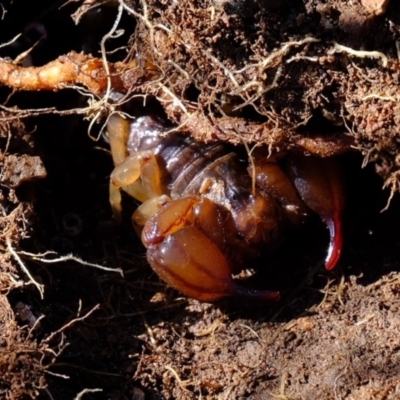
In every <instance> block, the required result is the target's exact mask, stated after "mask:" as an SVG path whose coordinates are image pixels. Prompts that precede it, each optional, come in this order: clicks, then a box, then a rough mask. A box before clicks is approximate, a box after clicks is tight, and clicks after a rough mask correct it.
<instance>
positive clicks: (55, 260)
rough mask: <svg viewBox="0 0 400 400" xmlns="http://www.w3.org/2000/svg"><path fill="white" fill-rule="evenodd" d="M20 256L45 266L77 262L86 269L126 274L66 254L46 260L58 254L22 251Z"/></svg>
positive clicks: (120, 270)
mask: <svg viewBox="0 0 400 400" xmlns="http://www.w3.org/2000/svg"><path fill="white" fill-rule="evenodd" d="M19 254H21V255H24V256H27V257H30V258H31V259H32V260H36V261H39V262H42V263H45V264H55V263H60V262H65V261H75V262H77V263H79V264H81V265H85V266H86V267H93V268H97V269H101V270H103V271H108V272H117V273H119V274H120V275H121V276H122V277H123V276H124V272H123V271H122V269H121V268H109V267H104V266H103V265H100V264H94V263H90V262H87V261H84V260H82V259H81V258H79V257H77V256H74V255H73V254H66V255H65V256H61V257H58V258H52V259H50V260H49V259H48V258H44V257H46V256H47V255H49V254H53V255H54V254H57V253H56V252H54V251H47V252H46V253H43V254H34V253H28V252H25V251H20V252H19Z"/></svg>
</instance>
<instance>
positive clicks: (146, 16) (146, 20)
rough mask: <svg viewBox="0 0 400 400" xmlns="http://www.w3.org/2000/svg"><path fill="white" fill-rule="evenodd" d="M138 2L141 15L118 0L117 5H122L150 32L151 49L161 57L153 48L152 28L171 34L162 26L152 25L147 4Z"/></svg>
mask: <svg viewBox="0 0 400 400" xmlns="http://www.w3.org/2000/svg"><path fill="white" fill-rule="evenodd" d="M140 2H141V3H142V8H143V15H142V14H140V13H138V12H137V11H135V10H134V9H133V8H131V7H129V6H128V5H126V4H125V3H124V2H123V0H119V4H121V5H122V7H123V8H124V9H125V10H126V11H128V13H130V14H132V15H133V16H135V17H136V18H139V19H140V20H141V21H142V22H143V23H144V24H145V25H146V26H147V28H148V29H149V31H150V42H151V45H152V47H153V50H154V51H155V52H156V53H157V54H158V55H161V53H160V52H159V51H158V50H157V48H156V46H155V44H154V43H155V42H154V28H160V29H162V30H164V31H166V32H167V33H172V31H171V29H169V28H167V27H166V26H165V25H162V24H156V25H153V24H152V23H151V22H150V20H149V14H148V9H147V3H146V1H145V0H140Z"/></svg>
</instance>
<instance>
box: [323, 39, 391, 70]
mask: <svg viewBox="0 0 400 400" xmlns="http://www.w3.org/2000/svg"><path fill="white" fill-rule="evenodd" d="M334 53H346V54H348V55H350V56H354V57H358V58H374V59H381V61H382V65H383V66H384V67H387V64H388V58H387V57H386V56H385V54H383V53H382V52H380V51H364V50H354V49H352V48H351V47H347V46H343V45H341V44H339V43H336V42H333V48H332V49H330V50H329V51H328V54H334Z"/></svg>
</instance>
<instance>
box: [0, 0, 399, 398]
mask: <svg viewBox="0 0 400 400" xmlns="http://www.w3.org/2000/svg"><path fill="white" fill-rule="evenodd" d="M41 3H42V4H40V5H38V4H37V2H30V1H23V0H14V1H12V2H5V3H4V5H3V7H4V10H6V12H5V13H4V16H3V19H2V20H1V21H0V26H1V27H3V28H4V29H3V30H2V32H1V34H0V37H1V42H2V43H6V42H8V41H10V40H11V39H12V38H13V37H15V36H16V34H18V33H19V32H22V35H21V36H20V37H19V38H17V39H16V40H15V41H14V42H13V43H12V44H10V45H7V46H2V47H1V48H0V52H1V53H0V56H1V57H3V58H2V59H0V64H1V65H0V76H1V68H2V65H4V64H5V63H6V62H9V61H8V60H7V59H6V57H10V58H12V59H16V58H17V57H18V56H19V55H20V54H22V53H23V52H25V51H27V50H28V49H30V48H31V47H32V46H33V45H34V47H33V49H32V50H31V51H30V53H29V54H28V55H27V56H26V57H25V58H24V59H23V60H22V59H21V60H20V64H21V65H17V64H15V65H16V66H17V67H16V68H26V71H33V70H32V69H30V68H34V67H38V68H42V67H43V66H46V65H47V63H50V62H53V61H54V60H57V59H58V57H60V56H63V55H65V54H72V53H71V52H72V51H75V52H84V53H85V57H86V58H85V60H87V59H90V57H92V56H93V57H95V58H98V59H101V56H102V54H101V46H100V45H99V43H100V42H101V41H102V38H104V35H107V32H109V31H110V29H111V26H112V25H113V23H114V21H115V20H116V19H118V4H126V5H127V6H129V9H130V10H133V11H134V12H136V15H135V14H133V15H132V12H129V9H126V8H125V9H123V12H122V18H121V21H120V25H119V28H123V29H124V33H121V34H120V36H119V37H118V38H117V39H114V40H115V41H113V42H112V43H113V44H112V46H111V45H110V46H111V47H112V48H113V49H114V50H115V51H114V52H112V53H111V54H109V56H108V57H109V60H110V61H111V62H113V63H114V62H122V63H123V65H125V66H126V67H127V66H128V65H131V64H129V63H131V62H132V59H133V58H134V56H135V60H139V61H137V63H138V64H137V65H136V67H135V70H134V71H135V73H133V74H130V75H129V79H128V78H127V79H126V80H122V81H123V84H122V89H121V90H126V92H124V93H123V94H124V95H125V94H126V95H127V96H128V98H129V102H128V103H129V104H127V105H122V104H121V103H122V102H123V101H120V99H117V100H115V101H116V103H115V104H112V102H111V105H112V106H118V107H120V108H119V109H120V110H123V111H126V112H129V113H131V114H133V115H140V114H143V113H148V112H149V109H151V110H152V112H156V113H157V114H158V115H159V116H160V117H162V118H165V119H168V120H169V122H170V123H173V124H175V125H178V126H179V128H177V130H181V131H182V132H186V133H188V134H191V135H193V136H195V137H196V138H197V139H199V140H203V141H210V140H217V139H218V140H224V141H230V142H231V143H233V144H238V143H241V142H242V141H248V142H249V143H251V144H257V145H263V144H264V145H268V146H269V149H270V150H271V151H277V150H280V151H286V152H291V151H293V152H306V153H307V154H308V153H315V154H319V155H322V156H328V155H332V154H336V155H340V157H341V163H342V168H343V171H344V180H345V187H346V199H347V200H346V209H345V213H344V216H343V225H344V235H345V238H344V249H343V255H342V258H341V260H340V262H339V265H338V266H337V268H336V269H335V270H334V271H333V272H327V271H325V270H324V268H323V266H322V262H321V260H322V259H323V257H324V254H325V251H326V246H327V241H328V235H327V232H326V228H325V227H324V225H323V224H322V223H321V222H320V221H319V220H318V218H311V219H310V220H309V221H307V222H306V223H305V224H303V225H302V226H300V227H299V229H298V230H296V231H294V232H290V233H288V236H287V237H285V238H283V243H282V246H281V248H280V249H278V250H276V251H275V252H273V253H272V254H269V255H268V256H267V257H266V258H265V259H261V260H259V262H258V264H257V265H252V267H254V269H255V270H256V274H255V275H254V276H252V277H250V278H248V279H247V281H246V284H248V285H249V286H250V287H257V288H259V289H276V290H280V291H281V294H282V300H281V301H280V302H279V303H277V304H274V305H264V304H252V303H246V302H243V301H241V300H235V299H227V300H225V301H221V302H219V303H216V304H208V303H200V302H198V301H196V300H191V299H188V298H185V297H184V296H182V295H180V294H179V293H178V292H176V291H174V290H173V289H171V288H169V287H168V286H166V284H164V283H163V282H162V281H160V279H159V278H158V277H157V276H156V275H155V274H154V273H153V272H152V270H151V268H150V267H149V266H148V265H147V263H146V258H145V249H144V248H143V246H142V245H141V243H140V240H139V239H138V238H137V237H136V235H135V233H134V231H133V229H132V226H131V224H130V219H129V215H130V214H131V212H132V210H133V209H134V207H135V206H136V205H137V204H136V202H135V201H133V200H132V199H130V198H129V197H128V196H125V197H124V214H125V219H124V222H123V224H122V226H118V225H116V224H115V222H114V220H113V217H112V213H111V210H110V205H109V202H108V186H109V175H110V172H111V171H112V169H113V165H112V161H111V157H110V152H109V148H108V144H107V143H106V141H105V140H99V141H94V140H92V139H91V138H90V137H89V135H88V134H87V132H88V130H89V128H90V135H91V137H95V136H97V135H100V133H101V129H102V126H103V123H104V120H105V118H106V117H107V115H108V113H109V112H110V110H112V107H111V106H109V105H107V104H103V106H104V108H103V109H101V110H100V111H101V112H100V113H99V114H98V113H97V109H92V110H91V111H90V112H87V109H86V111H85V113H83V112H82V111H80V110H82V109H84V108H85V107H87V101H88V98H89V99H92V98H91V97H90V96H89V94H90V84H86V83H85V82H82V81H79V82H78V83H80V84H81V85H83V86H80V90H78V88H77V87H76V86H75V87H69V88H68V89H64V90H58V89H60V88H61V87H62V86H63V82H62V79H61V77H60V82H59V85H57V87H54V89H57V91H56V90H55V91H54V92H51V91H50V92H49V91H44V90H40V89H44V88H43V87H42V88H41V87H36V89H38V90H37V91H36V90H31V91H28V90H25V91H21V90H20V89H21V88H20V87H18V88H16V87H15V82H16V81H15V79H14V77H13V78H12V79H11V77H9V79H8V81H7V79H6V80H5V81H4V80H2V82H3V84H4V86H3V87H1V88H0V96H1V104H2V105H1V110H0V112H1V114H0V165H1V170H0V227H1V234H0V250H1V251H0V290H1V293H0V320H1V321H3V323H2V325H1V326H0V397H1V398H5V399H24V398H38V399H46V400H47V399H57V400H58V399H60V400H63V399H75V398H77V399H80V398H85V399H113V400H124V399H132V400H133V399H135V400H139V399H140V400H142V399H146V400H153V399H154V400H155V399H199V398H206V399H242V398H243V399H244V398H246V399H254V400H255V399H282V400H283V399H315V398H318V399H349V400H350V399H397V398H399V397H400V339H399V335H398V331H399V329H400V317H399V304H400V254H399V253H400V250H399V249H400V233H399V231H398V229H397V227H398V226H399V225H400V212H399V208H400V199H399V198H398V194H397V193H396V190H397V188H398V180H397V176H398V170H399V168H400V158H399V157H398V154H399V144H398V143H400V141H399V132H400V129H399V128H400V127H399V126H398V125H399V120H398V94H397V92H398V80H399V76H398V71H399V65H400V64H399V61H398V53H397V52H398V46H397V45H398V40H399V33H400V21H399V17H398V16H399V15H400V14H399V5H398V4H397V2H395V1H394V0H392V1H382V0H374V1H367V0H363V1H357V2H355V1H346V0H325V1H323V2H321V1H314V0H292V1H287V2H282V3H279V2H274V1H269V0H265V1H252V0H238V1H223V0H222V1H216V0H215V1H206V0H204V1H192V0H188V1H187V2H185V3H184V4H181V3H180V2H173V1H162V2H160V1H156V0H149V1H148V2H147V3H145V2H144V1H140V2H126V3H122V2H120V3H118V4H117V2H115V3H114V2H110V3H105V4H103V5H99V4H100V3H101V2H96V1H93V2H85V3H84V2H68V3H67V4H66V5H64V6H63V7H61V8H60V6H61V5H62V4H63V2H59V3H56V4H55V3H54V1H50V0H49V1H43V2H41ZM278 3H279V4H278ZM144 5H145V7H144ZM22 8H23V9H24V13H21V12H20V10H21V9H22ZM71 15H74V17H75V22H76V21H78V20H79V24H78V25H75V23H74V20H73V19H72V17H71ZM210 16H211V17H210ZM171 27H173V28H174V29H173V30H172V31H173V32H172V33H171V29H172V28H171ZM65 32H68V34H67V35H66V34H65ZM43 34H44V37H42V36H43ZM40 37H42V39H41V40H39V41H38V42H37V40H38V39H39V38H40ZM316 40H318V42H317V41H316ZM288 43H291V44H289V45H288ZM335 43H336V44H340V45H342V46H345V48H344V47H337V45H335ZM286 45H288V47H285V46H286ZM191 46H192V47H191ZM335 46H336V47H335ZM349 49H350V50H349ZM351 49H352V50H351ZM89 54H92V56H89ZM270 56H271V57H270ZM268 57H270V58H268ZM69 60H72V61H73V62H75V61H76V63H78V62H79V60H78V58H76V59H74V56H70V58H69ZM85 62H86V61H85ZM100 64H101V63H100ZM77 65H78V64H77ZM44 68H45V67H44ZM241 69H244V72H241V73H239V72H238V71H240V70H241ZM35 71H36V70H35ZM160 71H162V73H161V72H160ZM232 71H233V72H234V73H233V72H232ZM19 77H20V78H21V77H22V75H20V76H19ZM1 79H2V78H1ZM21 79H22V78H21ZM99 79H100V78H99ZM235 82H236V83H237V85H236V83H235ZM248 82H252V85H248V86H246V84H247V83H248ZM47 83H48V82H47ZM7 85H8V86H9V87H6V86H7ZM85 85H86V87H85ZM124 85H125V86H124ZM64 86H65V85H64ZM69 86H71V83H70V84H69ZM165 88H167V90H165ZM259 88H261V89H259ZM13 89H15V91H13ZM171 93H172V94H173V96H172V97H171V95H170V94H171ZM92 95H93V96H97V95H98V93H94V91H93V93H92ZM143 96H145V98H146V106H145V107H144V106H143ZM168 96H169V97H168ZM54 110H58V112H55V111H54ZM60 110H61V111H63V110H64V111H65V110H66V111H65V112H64V114H67V115H62V116H60V115H59V114H60V112H59V111H60ZM70 110H72V111H70ZM185 110H186V111H185ZM61 114H62V112H61ZM188 115H189V116H190V118H188ZM94 118H97V120H95V122H96V123H95V124H93V126H92V125H90V122H91V121H93V119H94ZM97 122H98V123H97ZM238 137H239V139H238ZM385 182H386V184H387V185H389V187H390V189H391V190H388V189H386V190H382V186H383V185H384V183H385ZM389 199H390V200H391V201H390V206H389V207H386V206H387V204H388V201H389ZM383 209H385V211H384V212H381V211H382V210H383ZM50 252H51V253H50ZM107 268H108V269H107ZM110 269H112V270H110ZM121 270H122V271H123V276H122V275H121V273H120V271H121Z"/></svg>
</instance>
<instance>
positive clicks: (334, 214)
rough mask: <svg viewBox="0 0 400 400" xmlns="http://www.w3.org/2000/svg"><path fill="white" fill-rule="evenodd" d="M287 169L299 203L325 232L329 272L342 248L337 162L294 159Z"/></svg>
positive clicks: (340, 189)
mask: <svg viewBox="0 0 400 400" xmlns="http://www.w3.org/2000/svg"><path fill="white" fill-rule="evenodd" d="M290 166H291V171H292V173H293V175H294V179H293V182H294V185H295V186H296V189H297V191H298V192H299V193H300V196H301V197H302V199H303V201H304V202H305V203H306V204H307V205H308V207H310V208H311V210H313V211H314V212H316V213H317V214H318V215H319V216H320V217H321V219H322V220H323V221H324V222H325V223H326V225H327V227H328V229H329V234H330V241H329V248H328V254H327V256H326V258H325V268H326V269H327V270H328V271H330V270H332V269H333V268H334V267H335V266H336V264H337V262H338V261H339V258H340V254H341V251H342V245H343V232H342V212H343V207H344V194H343V193H344V191H343V187H342V186H343V185H342V179H341V176H340V168H339V166H338V160H337V159H336V158H334V157H329V158H317V157H313V156H310V157H294V158H293V160H292V162H291V165H290Z"/></svg>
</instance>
